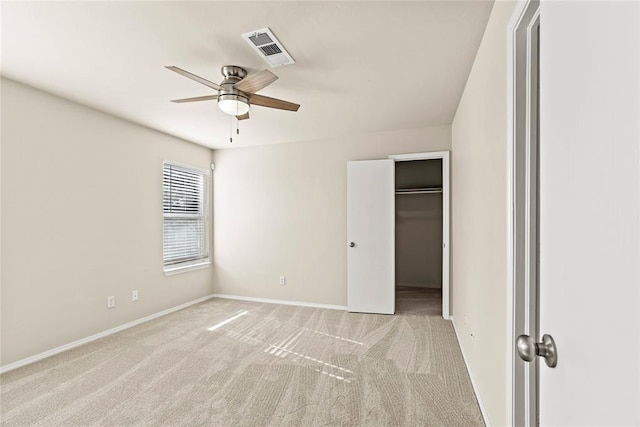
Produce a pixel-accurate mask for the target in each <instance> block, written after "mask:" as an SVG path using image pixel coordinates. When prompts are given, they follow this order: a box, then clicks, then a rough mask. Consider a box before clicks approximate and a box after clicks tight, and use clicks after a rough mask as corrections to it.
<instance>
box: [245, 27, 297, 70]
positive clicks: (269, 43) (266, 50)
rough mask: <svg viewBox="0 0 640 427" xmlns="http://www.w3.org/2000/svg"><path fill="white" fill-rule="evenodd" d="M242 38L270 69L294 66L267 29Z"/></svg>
mask: <svg viewBox="0 0 640 427" xmlns="http://www.w3.org/2000/svg"><path fill="white" fill-rule="evenodd" d="M242 38H243V39H245V40H246V41H247V43H249V46H251V47H252V48H253V50H255V51H256V52H258V55H260V57H261V58H262V59H264V60H265V62H266V63H267V64H269V66H270V67H271V68H274V67H280V66H281V65H289V64H295V62H296V61H294V60H293V58H292V57H291V55H289V52H287V50H286V49H285V48H284V46H282V43H280V41H279V40H278V39H277V38H276V36H274V35H273V33H272V32H271V30H270V29H268V28H263V29H261V30H256V31H251V32H249V33H246V34H243V35H242Z"/></svg>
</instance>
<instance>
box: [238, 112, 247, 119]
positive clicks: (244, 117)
mask: <svg viewBox="0 0 640 427" xmlns="http://www.w3.org/2000/svg"><path fill="white" fill-rule="evenodd" d="M248 118H249V113H244V114H243V115H241V116H236V119H238V120H247V119H248Z"/></svg>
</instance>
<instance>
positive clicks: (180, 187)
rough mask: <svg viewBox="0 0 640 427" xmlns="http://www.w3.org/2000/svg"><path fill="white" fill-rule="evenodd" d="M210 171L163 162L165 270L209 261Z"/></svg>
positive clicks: (182, 269) (169, 270)
mask: <svg viewBox="0 0 640 427" xmlns="http://www.w3.org/2000/svg"><path fill="white" fill-rule="evenodd" d="M208 182H209V173H208V172H207V171H203V170H199V169H194V168H189V167H185V166H179V165H176V164H172V163H167V162H165V163H164V164H163V175H162V191H163V199H162V206H163V214H164V233H163V251H162V252H163V254H162V255H163V260H164V271H165V272H166V273H169V272H179V271H185V270H188V269H191V268H195V267H202V266H206V265H208V264H209V242H208V240H209V239H208V229H209V220H208V208H207V206H208V200H207V188H208V185H207V184H208Z"/></svg>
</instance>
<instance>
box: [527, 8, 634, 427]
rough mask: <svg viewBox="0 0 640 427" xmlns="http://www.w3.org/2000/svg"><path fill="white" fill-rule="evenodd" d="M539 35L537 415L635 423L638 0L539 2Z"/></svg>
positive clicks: (563, 421) (556, 420)
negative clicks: (552, 353)
mask: <svg viewBox="0 0 640 427" xmlns="http://www.w3.org/2000/svg"><path fill="white" fill-rule="evenodd" d="M540 37H541V39H540V45H541V51H540V81H541V92H540V103H541V104H540V126H541V127H540V295H539V301H540V333H541V334H550V335H552V336H553V338H554V340H555V342H556V345H557V349H558V365H557V367H556V368H554V369H550V368H548V367H547V366H545V364H544V363H541V361H540V360H538V364H539V367H540V369H539V375H540V377H539V384H540V424H541V425H549V426H551V425H553V426H568V425H589V426H593V425H602V426H604V425H606V426H623V425H624V426H631V425H640V409H639V408H640V404H639V402H640V318H639V314H638V313H640V285H639V284H640V270H639V267H638V266H639V260H640V202H639V200H640V155H639V153H640V125H639V122H640V108H639V105H640V79H639V78H638V76H640V2H541V30H540ZM538 338H539V337H538ZM538 359H540V358H538Z"/></svg>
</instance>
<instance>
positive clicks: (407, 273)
mask: <svg viewBox="0 0 640 427" xmlns="http://www.w3.org/2000/svg"><path fill="white" fill-rule="evenodd" d="M396 284H397V285H408V286H417V287H425V288H441V287H442V194H416V195H399V196H396Z"/></svg>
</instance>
